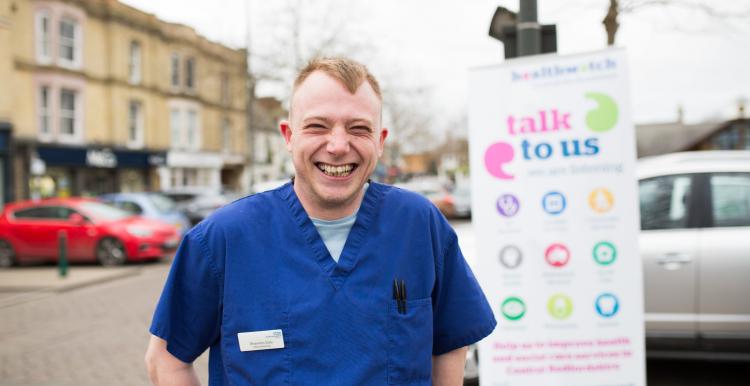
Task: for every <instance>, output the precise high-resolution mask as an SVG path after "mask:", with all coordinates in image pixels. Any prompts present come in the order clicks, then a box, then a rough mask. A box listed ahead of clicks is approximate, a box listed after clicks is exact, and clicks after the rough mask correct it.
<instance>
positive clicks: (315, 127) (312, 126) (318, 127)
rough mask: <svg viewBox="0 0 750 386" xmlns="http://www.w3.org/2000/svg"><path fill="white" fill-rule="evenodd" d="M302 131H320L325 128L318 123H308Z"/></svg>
mask: <svg viewBox="0 0 750 386" xmlns="http://www.w3.org/2000/svg"><path fill="white" fill-rule="evenodd" d="M303 128H304V129H312V130H322V129H326V127H325V126H324V125H322V124H320V123H310V124H307V125H305V126H304V127H303Z"/></svg>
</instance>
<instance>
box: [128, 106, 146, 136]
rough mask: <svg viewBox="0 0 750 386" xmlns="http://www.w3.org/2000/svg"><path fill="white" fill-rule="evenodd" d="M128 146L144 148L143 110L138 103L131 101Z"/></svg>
mask: <svg viewBox="0 0 750 386" xmlns="http://www.w3.org/2000/svg"><path fill="white" fill-rule="evenodd" d="M128 144H129V145H131V146H143V108H142V105H141V102H138V101H130V106H129V108H128Z"/></svg>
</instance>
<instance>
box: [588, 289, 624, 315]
mask: <svg viewBox="0 0 750 386" xmlns="http://www.w3.org/2000/svg"><path fill="white" fill-rule="evenodd" d="M594 307H595V308H596V312H597V313H598V314H599V315H601V316H602V317H605V318H611V317H613V316H615V314H617V311H619V310H620V301H619V300H618V299H617V296H615V295H613V294H610V293H603V294H601V295H599V296H598V297H597V298H596V301H595V302H594Z"/></svg>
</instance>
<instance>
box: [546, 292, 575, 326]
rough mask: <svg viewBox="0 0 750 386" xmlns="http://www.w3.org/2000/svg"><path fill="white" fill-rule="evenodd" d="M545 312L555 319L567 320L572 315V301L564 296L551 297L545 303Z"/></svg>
mask: <svg viewBox="0 0 750 386" xmlns="http://www.w3.org/2000/svg"><path fill="white" fill-rule="evenodd" d="M547 311H549V314H550V315H551V316H552V317H553V318H555V319H558V320H564V319H567V318H569V317H570V315H571V314H572V313H573V301H572V300H570V297H569V296H567V295H564V294H555V295H552V296H551V297H550V298H549V300H548V301H547Z"/></svg>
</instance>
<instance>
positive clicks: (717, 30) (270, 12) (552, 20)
mask: <svg viewBox="0 0 750 386" xmlns="http://www.w3.org/2000/svg"><path fill="white" fill-rule="evenodd" d="M122 1H123V2H124V3H126V4H129V5H131V6H134V7H136V8H139V9H141V10H143V11H146V12H149V13H154V14H156V15H157V16H158V17H159V18H161V19H163V20H166V21H170V22H177V23H182V24H186V25H189V26H191V27H193V28H195V29H196V30H197V31H198V32H199V33H200V34H201V35H203V36H205V37H207V38H209V39H210V40H213V41H218V42H220V43H223V44H226V45H229V46H231V47H237V48H239V47H244V46H245V45H246V42H247V41H249V42H250V48H251V52H256V53H266V55H268V52H273V50H271V49H270V48H269V47H274V46H275V47H276V50H277V51H275V52H278V50H279V47H281V49H282V50H283V49H285V48H286V49H288V50H292V48H291V47H284V45H283V44H280V43H279V42H280V41H281V40H280V36H289V34H290V31H289V30H288V29H289V28H288V25H289V23H288V19H284V16H283V15H284V14H283V12H282V8H281V5H280V4H282V3H283V2H281V1H261V0H213V1H211V2H207V1H199V0H158V1H153V0H122ZM297 1H298V2H299V3H300V4H302V5H303V6H304V7H306V9H307V10H308V11H306V12H305V13H304V15H306V17H302V18H301V19H300V20H301V22H300V25H301V31H302V33H303V35H305V36H306V39H308V40H306V41H307V42H309V43H310V44H311V45H314V44H316V43H317V42H315V39H316V38H317V37H318V36H319V35H324V34H322V33H321V34H318V33H316V31H318V29H326V28H329V27H330V28H333V27H332V26H334V27H335V26H338V25H344V26H345V27H346V28H344V29H342V33H341V34H340V35H341V38H342V39H344V40H347V41H350V42H351V45H352V46H353V47H357V48H358V49H359V52H358V53H356V54H355V55H353V57H355V58H356V59H358V60H362V61H365V62H366V64H367V65H368V67H370V69H371V70H372V72H373V73H375V75H376V76H377V77H381V76H382V77H384V78H386V79H387V80H388V82H386V83H391V84H399V85H407V86H409V87H412V88H423V89H425V90H428V91H429V92H427V93H424V94H420V95H422V96H421V97H422V98H424V100H423V103H422V101H420V103H416V104H414V105H415V106H417V107H416V108H419V106H421V105H422V106H425V107H424V108H426V109H427V108H429V110H430V111H431V113H432V114H434V116H435V118H437V121H439V122H445V123H451V124H452V123H453V122H456V121H457V120H458V121H460V119H461V117H462V116H465V114H466V104H467V95H468V92H469V91H468V89H467V84H468V77H467V71H468V70H469V69H470V68H472V67H478V66H484V65H489V64H499V63H501V62H502V61H503V60H504V59H503V47H502V44H501V43H500V42H499V41H497V40H494V39H493V38H490V37H489V36H488V34H487V32H488V29H489V23H490V20H491V19H492V15H493V13H494V11H495V8H496V7H497V6H504V7H506V8H509V9H511V10H517V9H518V0H503V1H497V0H463V1H459V0H380V1H377V2H371V1H370V2H366V1H351V0H350V1H344V0H330V1H328V2H326V4H328V5H326V6H325V8H318V9H315V7H321V6H320V5H319V4H320V3H321V2H320V1H316V2H313V1H308V0H297ZM706 3H710V4H712V5H714V6H715V7H717V8H718V9H721V10H724V11H732V10H735V11H737V10H750V0H733V1H732V0H713V1H710V2H709V1H708V0H706ZM607 5H608V1H607V0H566V1H560V0H539V1H538V9H539V21H540V22H541V23H543V24H556V25H557V38H558V43H557V44H558V53H559V54H561V55H565V54H575V53H582V52H590V51H596V50H600V49H603V48H605V47H606V34H605V31H604V27H603V26H602V24H601V20H602V18H603V17H604V15H605V12H606V9H607ZM245 15H249V16H248V17H247V20H249V21H250V29H249V34H248V33H247V29H246V22H245V20H246V17H245ZM285 20H287V21H285ZM305 33H307V34H305ZM248 35H249V39H248V38H247V36H248ZM303 44H304V43H303ZM616 45H617V46H618V47H624V48H626V50H627V55H628V62H629V67H630V79H631V88H630V93H631V104H632V106H633V114H634V117H633V118H634V121H635V122H636V123H655V122H673V121H675V120H676V119H677V116H678V113H677V111H678V106H681V107H682V109H683V111H684V116H683V117H684V121H685V122H687V123H699V122H706V121H717V120H723V119H733V118H736V117H737V115H738V108H737V106H738V101H739V100H740V99H741V98H744V99H745V100H748V103H747V108H746V111H747V110H750V66H748V65H749V64H750V14H749V15H748V16H747V18H745V19H744V20H743V19H741V18H736V19H735V18H725V19H721V20H719V19H718V18H712V17H709V16H706V15H705V14H704V13H701V12H698V11H695V10H689V9H685V8H680V7H675V6H670V7H651V8H646V9H641V10H639V11H637V12H635V13H632V14H627V15H623V16H621V18H620V30H619V32H618V35H617V44H616ZM253 63H255V62H253ZM258 92H259V93H260V94H263V93H266V94H276V95H283V92H281V91H279V90H278V89H275V88H274V87H272V86H271V87H266V88H263V87H261V88H259V90H258ZM261 96H263V95H261ZM746 115H748V114H746Z"/></svg>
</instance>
